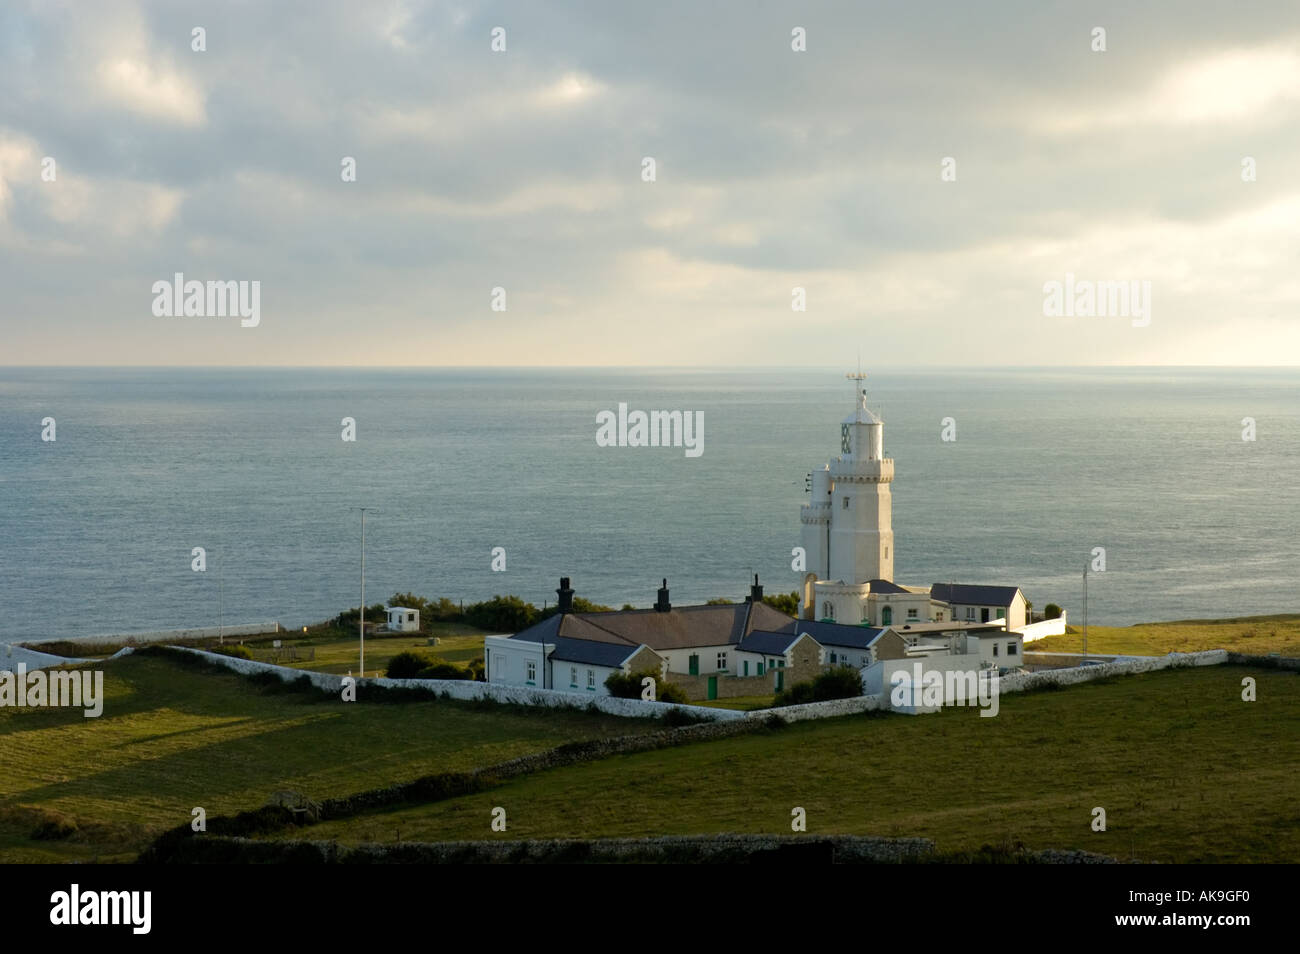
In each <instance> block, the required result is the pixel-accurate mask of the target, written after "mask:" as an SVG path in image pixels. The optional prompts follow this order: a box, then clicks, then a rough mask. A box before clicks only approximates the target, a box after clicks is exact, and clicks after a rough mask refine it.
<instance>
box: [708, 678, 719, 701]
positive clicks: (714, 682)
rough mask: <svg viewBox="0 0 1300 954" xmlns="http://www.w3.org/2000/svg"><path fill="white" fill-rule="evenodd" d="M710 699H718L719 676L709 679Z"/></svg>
mask: <svg viewBox="0 0 1300 954" xmlns="http://www.w3.org/2000/svg"><path fill="white" fill-rule="evenodd" d="M709 698H710V699H716V698H718V677H717V676H710V677H709Z"/></svg>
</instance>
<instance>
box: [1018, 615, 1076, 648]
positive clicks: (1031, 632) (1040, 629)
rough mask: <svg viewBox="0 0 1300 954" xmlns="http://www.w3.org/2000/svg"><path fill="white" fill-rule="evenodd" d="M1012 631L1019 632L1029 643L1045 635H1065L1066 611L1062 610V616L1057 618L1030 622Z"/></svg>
mask: <svg viewBox="0 0 1300 954" xmlns="http://www.w3.org/2000/svg"><path fill="white" fill-rule="evenodd" d="M1012 632H1013V633H1019V634H1020V635H1021V636H1023V637H1024V641H1025V642H1027V643H1032V642H1033V641H1034V640H1036V639H1042V638H1043V637H1044V636H1064V635H1065V611H1064V610H1062V611H1061V615H1060V617H1059V618H1057V619H1045V620H1043V621H1042V622H1041V623H1030V624H1029V625H1027V626H1021V627H1019V628H1017V629H1013V630H1012Z"/></svg>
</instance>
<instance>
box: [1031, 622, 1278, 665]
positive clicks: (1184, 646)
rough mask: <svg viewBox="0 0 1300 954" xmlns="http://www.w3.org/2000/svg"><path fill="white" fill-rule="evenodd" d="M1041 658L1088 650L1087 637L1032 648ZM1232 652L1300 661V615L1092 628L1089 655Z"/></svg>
mask: <svg viewBox="0 0 1300 954" xmlns="http://www.w3.org/2000/svg"><path fill="white" fill-rule="evenodd" d="M1025 649H1026V650H1028V651H1030V652H1035V653H1040V652H1041V653H1050V652H1058V653H1077V652H1082V651H1083V633H1082V631H1081V630H1079V629H1078V627H1075V626H1071V627H1070V631H1069V632H1067V633H1066V634H1065V635H1064V636H1048V637H1045V638H1044V639H1037V640H1034V642H1032V643H1026V644H1025ZM1204 649H1227V650H1230V651H1232V652H1237V653H1250V654H1254V655H1258V656H1264V655H1267V654H1268V653H1281V654H1282V655H1283V656H1300V615H1294V614H1288V615H1281V616H1250V617H1243V618H1241V619H1218V620H1208V619H1188V620H1179V621H1176V622H1169V623H1138V624H1136V625H1134V626H1089V627H1088V652H1090V653H1113V654H1116V655H1133V656H1163V655H1165V654H1166V653H1169V652H1180V653H1191V652H1199V651H1201V650H1204Z"/></svg>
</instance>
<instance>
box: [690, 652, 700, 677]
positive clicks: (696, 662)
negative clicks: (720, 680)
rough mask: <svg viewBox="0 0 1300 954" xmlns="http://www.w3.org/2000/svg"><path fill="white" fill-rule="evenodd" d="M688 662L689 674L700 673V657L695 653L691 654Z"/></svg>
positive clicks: (696, 674) (695, 674)
mask: <svg viewBox="0 0 1300 954" xmlns="http://www.w3.org/2000/svg"><path fill="white" fill-rule="evenodd" d="M689 662H690V674H691V675H692V676H698V675H699V674H700V657H699V656H696V655H692V656H691V658H690V660H689Z"/></svg>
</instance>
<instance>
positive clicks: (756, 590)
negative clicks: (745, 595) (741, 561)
mask: <svg viewBox="0 0 1300 954" xmlns="http://www.w3.org/2000/svg"><path fill="white" fill-rule="evenodd" d="M749 601H750V602H751V603H761V602H763V588H762V587H761V586H759V585H758V574H757V573H755V574H754V585H753V586H751V587H750V588H749Z"/></svg>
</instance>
